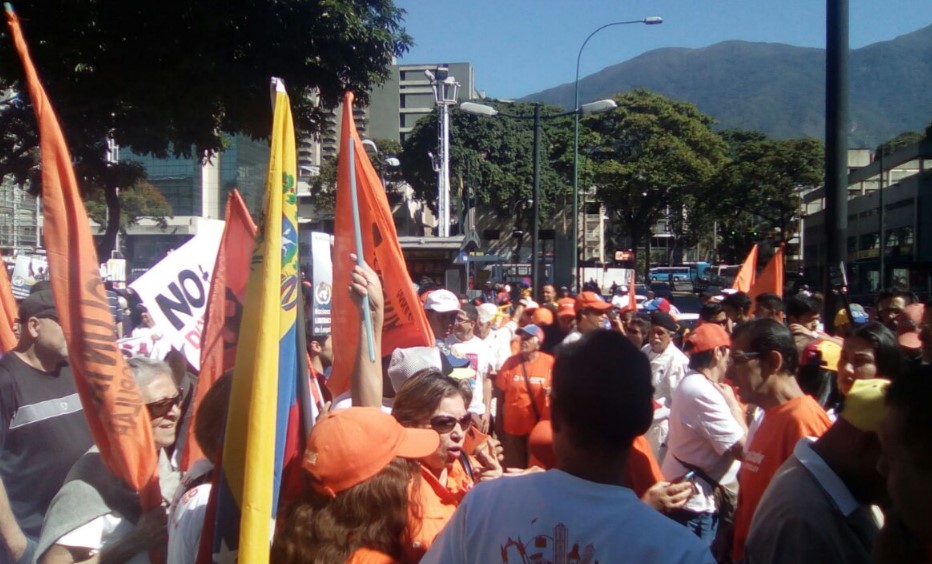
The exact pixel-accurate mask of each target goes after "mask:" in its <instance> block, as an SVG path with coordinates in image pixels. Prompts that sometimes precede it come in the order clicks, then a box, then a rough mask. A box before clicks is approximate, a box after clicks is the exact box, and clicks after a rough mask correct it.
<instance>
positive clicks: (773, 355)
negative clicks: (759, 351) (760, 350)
mask: <svg viewBox="0 0 932 564" xmlns="http://www.w3.org/2000/svg"><path fill="white" fill-rule="evenodd" d="M762 357H763V358H764V360H765V362H766V363H767V366H768V367H770V369H771V372H773V373H774V374H777V373H779V372H780V371H781V370H782V369H783V355H782V354H781V353H780V351H767V352H766V353H764V354H763V355H762Z"/></svg>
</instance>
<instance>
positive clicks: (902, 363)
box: [848, 321, 907, 380]
mask: <svg viewBox="0 0 932 564" xmlns="http://www.w3.org/2000/svg"><path fill="white" fill-rule="evenodd" d="M853 337H857V338H858V339H864V340H865V341H867V342H868V343H870V344H871V346H872V347H873V348H874V364H876V365H877V373H878V375H879V376H882V377H884V378H889V379H891V380H893V379H896V377H897V376H899V375H900V374H901V373H902V372H903V370H904V368H905V367H906V363H907V361H906V355H905V354H904V353H903V349H902V348H900V344H899V343H898V342H897V340H896V335H894V334H893V331H891V330H890V329H888V328H887V326H886V325H884V324H883V323H880V322H878V321H871V322H870V323H867V324H865V325H862V326H860V327H858V328H857V329H855V330H854V331H853V332H852V333H851V334H850V335H848V338H849V339H850V338H853Z"/></svg>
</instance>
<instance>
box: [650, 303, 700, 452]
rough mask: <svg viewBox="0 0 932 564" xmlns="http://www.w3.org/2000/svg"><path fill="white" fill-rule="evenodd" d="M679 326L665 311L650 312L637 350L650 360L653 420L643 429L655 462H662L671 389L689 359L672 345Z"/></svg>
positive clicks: (671, 401)
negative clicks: (644, 341) (645, 333)
mask: <svg viewBox="0 0 932 564" xmlns="http://www.w3.org/2000/svg"><path fill="white" fill-rule="evenodd" d="M678 330H679V325H678V324H677V322H676V320H675V319H673V316H671V315H670V314H669V313H666V312H664V311H660V310H656V311H652V312H651V314H650V331H649V333H648V342H647V344H646V345H644V348H643V349H641V352H643V353H644V354H646V355H647V359H648V360H649V361H650V372H651V382H652V383H653V385H654V401H655V402H656V403H657V408H656V409H655V410H654V423H653V425H651V428H650V430H649V431H648V432H647V440H648V442H650V446H651V449H653V451H654V456H655V457H656V458H657V462H659V463H661V464H663V457H664V455H665V454H666V452H667V448H666V442H667V432H668V430H669V421H668V419H669V417H670V405H671V404H672V403H673V390H675V389H676V387H677V386H678V385H679V383H680V380H682V379H683V378H684V377H685V376H686V371H687V370H688V365H689V359H688V358H686V355H685V354H683V351H681V350H680V349H678V348H676V345H674V344H673V335H674V334H675V333H676V332H677V331H678Z"/></svg>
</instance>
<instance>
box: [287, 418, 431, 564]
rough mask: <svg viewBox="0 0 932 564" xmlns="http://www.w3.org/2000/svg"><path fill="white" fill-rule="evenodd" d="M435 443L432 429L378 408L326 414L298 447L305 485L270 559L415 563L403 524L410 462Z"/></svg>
mask: <svg viewBox="0 0 932 564" xmlns="http://www.w3.org/2000/svg"><path fill="white" fill-rule="evenodd" d="M439 444H440V438H439V437H438V436H437V433H436V432H434V431H433V430H431V429H406V428H404V427H402V426H401V425H399V424H398V422H397V421H395V420H394V419H392V417H391V416H390V415H387V414H385V413H382V411H381V410H379V409H378V408H374V407H351V408H349V409H343V410H340V411H336V412H334V413H330V414H328V415H325V416H324V417H323V418H321V419H320V420H319V421H318V422H317V424H316V425H314V429H313V430H312V431H311V434H310V436H309V437H308V441H307V450H306V451H305V453H304V468H305V469H306V470H307V471H308V473H309V474H310V478H311V479H310V482H311V488H312V491H311V492H310V493H309V494H308V496H307V497H306V498H305V499H304V500H302V501H301V502H299V503H298V504H296V505H295V506H293V507H292V508H291V510H290V511H289V513H288V516H287V518H286V521H285V525H284V527H283V528H282V530H281V531H279V533H278V534H277V535H276V537H275V542H274V544H273V545H272V555H271V561H272V562H276V563H284V564H292V563H295V564H296V563H299V562H320V563H324V562H327V563H330V562H337V563H340V562H346V563H347V564H388V563H394V562H416V561H417V559H418V558H419V556H414V555H412V554H411V553H410V547H411V544H412V543H411V540H410V527H409V526H408V523H409V519H408V515H409V514H411V513H412V512H413V513H417V510H416V509H414V510H413V509H412V505H413V504H415V503H416V502H415V501H412V498H413V497H414V495H416V492H415V491H412V488H414V489H416V488H417V487H418V482H417V481H416V480H415V479H414V478H415V476H417V462H415V460H416V459H419V458H422V457H425V456H428V455H430V454H431V453H433V452H436V450H437V446H438V445H439Z"/></svg>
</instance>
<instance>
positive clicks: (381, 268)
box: [327, 92, 434, 396]
mask: <svg viewBox="0 0 932 564" xmlns="http://www.w3.org/2000/svg"><path fill="white" fill-rule="evenodd" d="M350 140H352V146H353V150H354V151H355V164H356V166H355V174H356V186H357V191H358V192H357V193H358V198H359V220H360V223H361V225H362V246H363V258H364V259H365V261H366V262H367V263H369V265H370V266H371V267H372V268H373V269H374V270H375V271H376V272H377V273H378V274H379V278H380V279H381V281H382V290H383V293H384V294H385V324H384V325H383V327H382V328H381V330H382V356H385V355H387V354H391V352H392V351H393V350H395V349H396V348H399V347H401V348H403V347H418V346H433V344H434V337H433V335H432V333H431V331H430V326H429V325H428V324H427V316H426V315H425V313H424V308H423V307H422V306H421V303H420V302H419V301H418V299H417V294H416V293H415V292H414V285H413V284H412V283H411V276H410V275H409V274H408V269H407V268H406V267H405V260H404V255H403V254H402V253H401V245H400V244H399V242H398V232H397V231H396V230H395V221H394V219H393V218H392V212H391V207H389V205H388V198H386V196H385V190H384V189H383V188H382V184H381V182H380V181H379V175H378V174H377V173H376V171H375V169H374V168H372V163H370V162H369V157H368V156H367V154H366V151H365V149H364V148H363V146H362V141H361V140H360V139H359V134H358V133H357V132H356V124H355V122H354V121H353V94H352V92H347V93H346V94H345V95H344V97H343V128H342V132H341V135H340V159H339V169H338V172H337V204H336V214H335V216H336V217H337V218H338V220H337V222H336V225H335V226H334V237H333V239H334V244H333V257H334V260H333V288H334V290H333V321H332V327H333V337H332V338H333V342H334V343H344V344H346V345H350V346H341V347H334V348H333V353H334V354H333V370H332V372H331V374H330V380H329V382H328V383H327V387H328V388H330V391H331V392H332V393H333V395H334V396H337V395H339V394H341V393H343V392H345V391H346V390H348V389H349V384H350V374H351V373H352V370H353V363H354V361H355V351H354V346H366V344H365V343H366V338H365V335H361V334H360V323H361V322H360V318H359V310H358V308H357V307H356V306H355V305H353V302H352V300H351V299H350V295H349V292H348V291H347V288H349V283H350V273H351V272H352V264H351V263H350V260H349V254H350V253H354V252H356V243H355V234H354V232H353V222H352V220H351V218H352V194H351V193H350V189H351V188H350V159H349V158H348V156H347V155H346V151H347V149H348V145H349V144H350ZM375 330H376V331H378V330H379V328H378V327H376V328H375Z"/></svg>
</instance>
